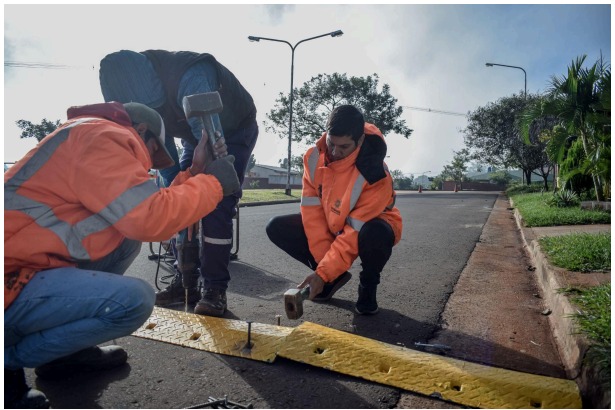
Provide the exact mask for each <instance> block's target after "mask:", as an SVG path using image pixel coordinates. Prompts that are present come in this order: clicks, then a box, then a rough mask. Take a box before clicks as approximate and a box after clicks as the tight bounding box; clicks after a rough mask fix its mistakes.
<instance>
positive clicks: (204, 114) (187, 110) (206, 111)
mask: <svg viewBox="0 0 615 410" xmlns="http://www.w3.org/2000/svg"><path fill="white" fill-rule="evenodd" d="M182 105H183V107H184V114H186V118H192V117H198V118H200V119H201V123H202V124H203V128H205V131H207V135H208V136H209V146H210V148H211V150H210V151H211V156H212V159H214V160H215V159H216V158H215V157H216V155H215V153H214V144H215V143H216V140H217V136H216V130H215V126H214V121H213V118H212V114H217V113H219V112H222V100H221V99H220V94H219V93H218V92H217V91H213V92H209V93H201V94H192V95H187V96H185V97H184V98H183V99H182Z"/></svg>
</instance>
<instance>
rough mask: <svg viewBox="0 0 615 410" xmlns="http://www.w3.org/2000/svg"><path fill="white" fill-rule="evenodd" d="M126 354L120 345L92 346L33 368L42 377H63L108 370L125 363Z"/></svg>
mask: <svg viewBox="0 0 615 410" xmlns="http://www.w3.org/2000/svg"><path fill="white" fill-rule="evenodd" d="M127 359H128V354H127V353H126V351H125V350H124V349H122V348H121V347H120V346H115V345H110V346H103V347H98V346H93V347H88V348H86V349H83V350H80V351H78V352H76V353H73V354H71V355H68V356H64V357H61V358H59V359H56V360H54V361H52V362H49V363H47V364H44V365H42V366H39V367H37V368H36V369H34V372H35V373H36V375H37V376H38V377H40V378H42V379H51V378H63V377H68V376H72V375H73V374H75V373H79V372H95V371H100V370H108V369H112V368H114V367H117V366H121V365H123V364H124V363H126V360H127Z"/></svg>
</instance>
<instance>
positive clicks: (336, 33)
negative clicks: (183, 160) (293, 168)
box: [248, 30, 344, 195]
mask: <svg viewBox="0 0 615 410" xmlns="http://www.w3.org/2000/svg"><path fill="white" fill-rule="evenodd" d="M342 34H344V33H343V32H342V30H336V31H332V32H331V33H326V34H321V35H319V36H315V37H310V38H305V39H303V40H301V41H299V42H297V43H296V44H295V45H294V46H293V45H292V44H290V43H289V42H288V41H286V40H278V39H276V38H267V37H256V36H248V40H250V41H260V40H267V41H277V42H278V43H286V44H288V46H289V47H290V49H291V60H290V110H289V121H288V174H287V178H286V195H290V192H291V190H290V164H291V162H290V161H291V143H292V133H293V77H294V71H295V49H296V48H297V46H298V45H299V44H301V43H305V42H306V41H310V40H314V39H317V38H320V37H326V36H331V37H339V36H341V35H342Z"/></svg>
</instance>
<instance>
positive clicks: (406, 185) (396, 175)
mask: <svg viewBox="0 0 615 410" xmlns="http://www.w3.org/2000/svg"><path fill="white" fill-rule="evenodd" d="M391 178H393V189H412V185H413V184H414V175H412V174H410V176H409V177H407V176H405V175H404V173H403V172H401V170H399V169H394V170H393V171H391Z"/></svg>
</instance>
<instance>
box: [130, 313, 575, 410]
mask: <svg viewBox="0 0 615 410" xmlns="http://www.w3.org/2000/svg"><path fill="white" fill-rule="evenodd" d="M250 330H251V331H250V339H251V343H252V347H251V348H247V346H246V345H247V334H248V323H247V322H245V321H240V320H231V319H220V318H215V317H209V316H200V315H195V314H193V313H184V312H180V311H176V310H169V309H163V308H158V307H156V308H154V312H153V313H152V315H151V317H150V318H149V319H148V320H147V321H146V322H145V323H144V324H143V326H141V327H140V328H139V329H138V330H137V331H136V332H134V333H133V335H134V336H139V337H143V338H148V339H154V340H158V341H162V342H167V343H172V344H176V345H180V346H186V347H191V348H194V349H199V350H205V351H208V352H212V353H220V354H225V355H231V356H238V357H244V358H247V359H253V360H260V361H265V362H273V361H274V360H275V357H276V356H277V355H279V356H281V357H284V358H287V359H290V360H294V361H298V362H302V363H307V364H310V365H312V366H317V367H322V368H325V369H328V370H332V371H335V372H339V373H343V374H347V375H350V376H355V377H360V378H363V379H365V380H370V381H373V382H377V383H381V384H386V385H389V386H394V387H398V388H401V389H405V390H409V391H413V392H416V393H420V394H424V395H427V396H430V395H435V396H437V397H441V398H442V399H444V400H448V401H452V402H455V403H459V404H462V405H467V406H471V407H478V408H562V409H563V408H581V398H580V394H579V390H578V387H577V385H576V383H575V382H574V381H571V380H564V379H557V378H552V377H545V376H538V375H533V374H529V373H521V372H515V371H512V370H505V369H499V368H495V367H490V366H484V365H480V364H476V363H470V362H465V361H462V360H458V359H453V358H448V357H442V356H439V355H435V354H430V353H425V352H419V351H415V350H411V349H406V348H403V347H399V346H394V345H390V344H387V343H383V342H379V341H376V340H372V339H368V338H365V337H361V336H357V335H354V334H351V333H347V332H342V331H339V330H335V329H330V328H327V327H324V326H320V325H317V324H314V323H310V322H304V323H303V324H301V325H299V326H297V327H295V328H290V327H282V326H275V325H266V324H261V323H252V324H251V325H250Z"/></svg>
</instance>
